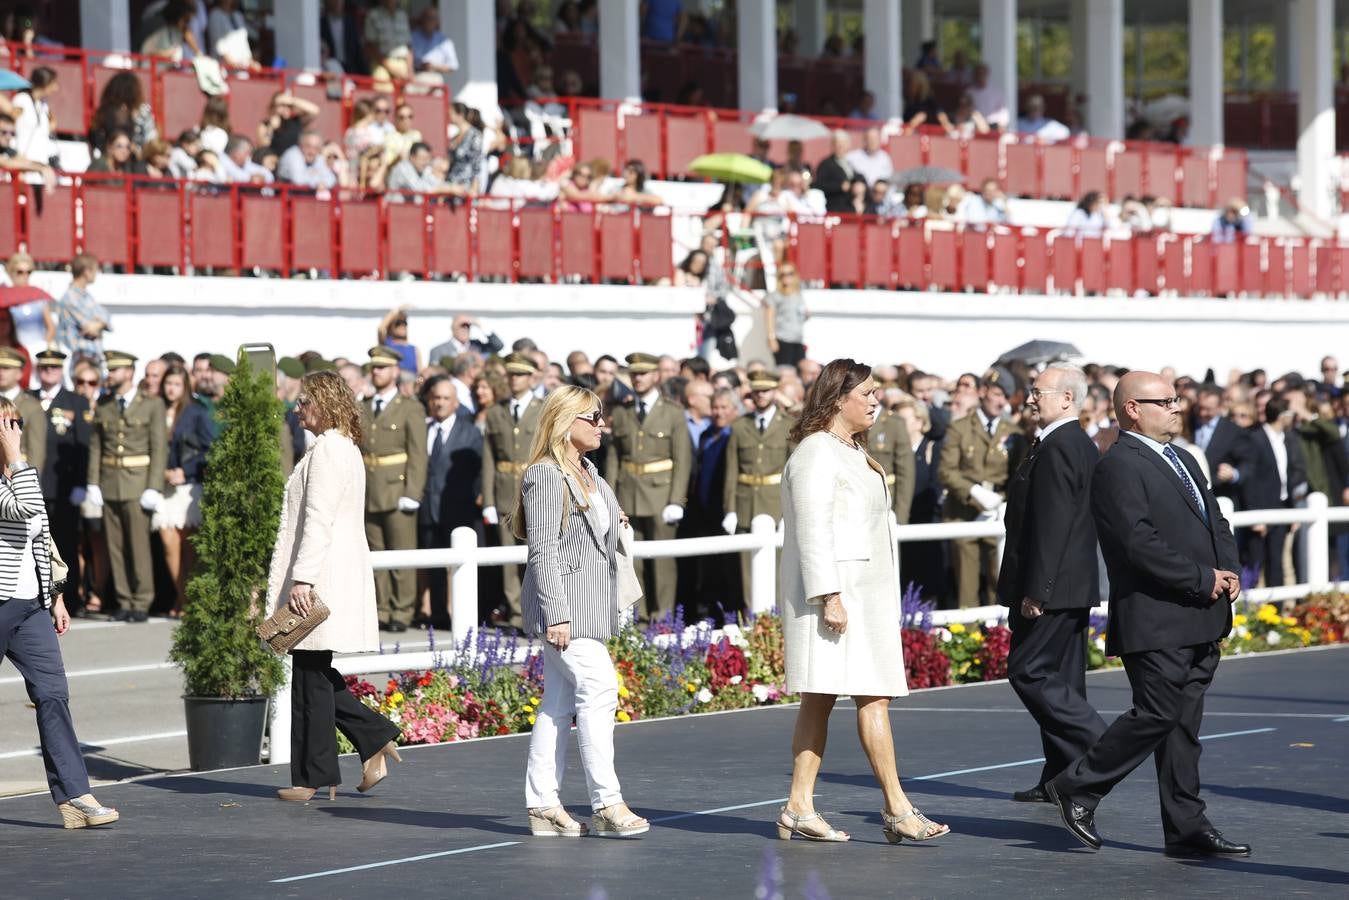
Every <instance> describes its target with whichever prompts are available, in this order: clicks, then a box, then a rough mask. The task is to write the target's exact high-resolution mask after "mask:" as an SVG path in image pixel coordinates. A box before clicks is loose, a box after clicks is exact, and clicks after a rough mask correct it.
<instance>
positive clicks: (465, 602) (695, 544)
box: [270, 493, 1349, 765]
mask: <svg viewBox="0 0 1349 900" xmlns="http://www.w3.org/2000/svg"><path fill="white" fill-rule="evenodd" d="M1218 502H1219V504H1220V506H1221V507H1222V509H1223V514H1224V516H1225V517H1226V518H1227V520H1228V523H1229V524H1230V525H1231V526H1232V527H1233V528H1234V529H1237V528H1248V527H1250V526H1252V525H1261V524H1265V525H1281V524H1293V523H1299V524H1302V525H1305V526H1306V527H1307V536H1306V539H1305V541H1304V542H1303V547H1304V550H1305V556H1304V557H1303V560H1302V562H1303V568H1302V572H1303V574H1304V575H1305V576H1306V579H1307V580H1306V581H1305V582H1303V583H1300V584H1295V585H1287V586H1281V587H1270V588H1250V589H1247V590H1246V591H1245V592H1244V593H1243V595H1242V599H1243V600H1244V601H1248V602H1254V603H1268V602H1282V601H1285V600H1295V599H1300V598H1302V597H1305V596H1307V595H1308V594H1311V593H1314V592H1317V591H1326V590H1335V589H1337V590H1349V581H1343V582H1338V583H1335V582H1332V581H1331V580H1330V553H1329V537H1330V525H1331V523H1343V522H1349V507H1345V506H1340V507H1332V506H1330V503H1329V500H1328V499H1327V497H1326V495H1325V494H1321V493H1313V494H1310V495H1309V496H1308V497H1307V500H1306V506H1305V508H1298V509H1276V510H1244V511H1241V512H1234V511H1233V509H1232V502H1231V500H1229V499H1228V498H1226V497H1221V498H1219V500H1218ZM1000 518H1001V517H999V520H992V521H984V522H943V523H933V524H924V525H900V526H896V528H895V542H896V545H897V546H898V545H902V544H905V543H915V542H921V541H943V540H959V539H962V538H965V539H968V538H989V537H995V538H1001V537H1003V536H1004V533H1005V527H1004V525H1003V523H1002V521H1000ZM782 540H783V536H782V533H781V532H780V531H778V530H777V527H776V523H775V522H774V520H773V519H772V518H771V517H769V516H756V517H755V519H754V521H753V522H752V523H751V525H750V531H749V533H748V534H736V535H726V536H717V537H703V538H687V539H680V540H670V541H638V542H637V543H636V544H635V545H634V556H635V558H637V559H654V558H683V557H696V556H706V555H711V554H717V553H744V552H748V553H749V554H750V596H749V598H747V599H748V605H749V608H750V611H751V612H754V613H758V612H765V611H770V610H772V609H773V608H774V606H775V605H776V602H777V601H776V598H777V590H778V584H777V582H778V571H777V550H778V549H779V548H780V547H781V546H782ZM527 552H528V551H527V549H526V548H525V547H523V546H515V547H479V546H478V538H477V534H476V532H474V530H473V529H471V528H456V529H455V530H454V532H453V533H452V534H451V537H450V547H449V548H448V549H436V550H386V551H380V552H377V553H372V554H371V561H372V564H373V567H374V568H375V569H376V570H388V569H439V568H448V569H449V572H450V597H451V601H450V602H451V610H450V616H451V626H452V627H451V634H450V637H451V642H450V644H449V645H448V646H447V648H446V649H444V650H434V651H414V652H409V653H382V654H363V655H359V656H340V657H337V658H336V659H334V660H333V665H334V666H335V667H336V668H337V669H338V671H340V672H341V673H342V674H344V675H372V674H382V673H386V672H405V671H411V670H416V669H423V668H434V667H437V666H443V665H449V664H451V663H453V662H454V661H455V660H456V658H457V653H456V648H457V647H458V646H460V645H462V644H464V643H465V642H466V641H467V639H468V637H469V635H470V633H471V631H472V629H473V628H475V627H477V621H478V568H479V567H481V566H502V565H523V564H524V563H525V558H526V555H527ZM1341 575H1343V573H1341ZM899 577H900V579H901V581H902V579H903V573H902V572H901V573H900V576H899ZM1107 608H1108V607H1107V606H1106V605H1105V604H1103V605H1102V606H1101V607H1099V608H1098V610H1099V611H1104V610H1105V609H1107ZM1005 616H1006V610H1005V609H1004V608H1003V607H1001V606H986V607H977V608H973V609H954V610H939V611H936V612H934V613H933V616H932V618H933V623H934V624H937V625H949V624H951V623H953V622H961V623H969V622H981V621H985V620H987V619H1000V618H1003V617H1005ZM470 652H471V651H470ZM532 652H535V651H534V649H533V648H530V647H528V646H522V647H521V648H520V649H519V650H518V651H517V653H518V656H519V659H518V662H524V660H525V658H526V657H527V656H528V655H529V654H530V653H532ZM290 702H291V701H290V682H289V669H287V680H286V683H285V684H284V685H283V686H282V687H281V688H280V689H279V690H278V692H277V695H276V697H275V698H274V699H273V701H272V707H271V733H272V735H273V736H274V739H273V741H272V743H271V756H270V762H271V763H272V764H273V765H276V764H280V763H286V762H289V761H290V741H289V738H288V735H289V734H290Z"/></svg>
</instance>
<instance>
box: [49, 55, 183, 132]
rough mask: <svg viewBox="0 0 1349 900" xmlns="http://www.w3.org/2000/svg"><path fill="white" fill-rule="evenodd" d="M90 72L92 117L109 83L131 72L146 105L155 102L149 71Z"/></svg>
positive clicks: (100, 68)
mask: <svg viewBox="0 0 1349 900" xmlns="http://www.w3.org/2000/svg"><path fill="white" fill-rule="evenodd" d="M90 71H91V72H92V78H93V83H94V84H93V98H92V103H93V105H92V106H91V107H90V108H89V114H90V115H91V116H92V115H93V112H94V110H96V109H97V108H98V99H99V97H101V96H103V89H104V88H105V87H107V86H108V82H109V81H112V79H113V78H114V77H116V76H117V75H120V74H121V73H123V72H131V74H133V75H135V76H136V79H137V80H138V81H139V82H140V83H141V96H142V97H144V98H145V102H146V103H152V102H153V101H154V97H155V89H154V85H153V84H152V83H151V78H150V70H149V69H139V68H138V69H117V68H112V67H109V66H90ZM66 89H67V86H66V85H64V84H63V85H61V90H62V91H64V90H66ZM58 93H59V91H58ZM156 112H158V111H156ZM156 121H158V119H156ZM57 124H58V125H59V124H60V123H59V122H58V123H57ZM175 137H176V135H175ZM165 140H172V139H171V138H168V137H165Z"/></svg>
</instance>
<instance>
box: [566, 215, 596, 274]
mask: <svg viewBox="0 0 1349 900" xmlns="http://www.w3.org/2000/svg"><path fill="white" fill-rule="evenodd" d="M561 232H562V274H563V275H564V276H565V277H569V278H570V277H576V276H580V277H581V278H584V279H585V280H587V281H594V280H598V274H597V270H598V261H597V260H596V257H595V252H596V250H595V216H594V214H593V213H588V212H564V213H562V224H561Z"/></svg>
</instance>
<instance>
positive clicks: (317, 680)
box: [290, 650, 400, 788]
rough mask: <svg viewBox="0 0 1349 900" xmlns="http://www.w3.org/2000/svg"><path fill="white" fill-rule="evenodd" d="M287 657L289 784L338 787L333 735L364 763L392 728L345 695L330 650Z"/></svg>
mask: <svg viewBox="0 0 1349 900" xmlns="http://www.w3.org/2000/svg"><path fill="white" fill-rule="evenodd" d="M290 655H291V660H292V663H293V665H292V667H291V694H290V698H291V699H290V714H291V720H290V779H291V781H290V783H291V785H293V786H294V787H312V788H320V787H327V786H328V785H330V784H341V783H342V774H341V772H339V771H338V768H337V732H338V731H340V732H342V734H343V735H345V736H346V739H347V740H349V741H351V743H352V745H353V746H354V747H355V748H356V752H357V753H359V754H360V755H361V761H362V762H364V761H365V760H367V759H369V758H370V757H372V756H374V755H375V754H376V753H378V752H379V750H380V748H381V747H383V746H384V745H385V744H387V743H389V741H392V740H395V739H397V737H398V735H399V733H400V732H399V730H398V726H397V725H395V724H393V723H392V722H390V721H389V720H388V719H386V718H384V717H383V716H381V715H380V714H379V713H377V712H375V711H374V710H373V709H371V708H370V707H368V706H366V705H365V704H363V703H362V702H361V701H359V700H357V699H356V698H355V697H353V696H351V691H349V690H347V683H346V681H345V680H344V679H343V678H342V675H341V673H339V672H338V671H337V670H336V669H334V668H333V654H332V651H331V650H292V651H291V654H290Z"/></svg>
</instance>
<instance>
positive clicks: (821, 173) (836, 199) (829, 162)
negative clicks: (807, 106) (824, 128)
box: [815, 131, 858, 212]
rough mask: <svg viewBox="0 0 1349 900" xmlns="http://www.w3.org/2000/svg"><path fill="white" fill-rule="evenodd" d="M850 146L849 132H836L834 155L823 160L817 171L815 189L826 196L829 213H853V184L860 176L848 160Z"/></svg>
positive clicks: (825, 205)
mask: <svg viewBox="0 0 1349 900" xmlns="http://www.w3.org/2000/svg"><path fill="white" fill-rule="evenodd" d="M850 146H851V141H850V140H849V138H848V132H846V131H835V132H834V135H833V150H834V152H833V154H832V155H830V156H826V157H825V158H824V159H823V160H821V162H820V165H819V167H818V168H817V169H816V170H815V187H817V188H819V190H820V192H821V193H823V194H824V207H825V209H827V210H829V212H852V208H851V204H850V198H851V195H852V183H853V179H854V178H857V177H858V176H857V173H856V172H855V171H853V167H852V163H850V162H848V160H847V156H848V149H849V147H850Z"/></svg>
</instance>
